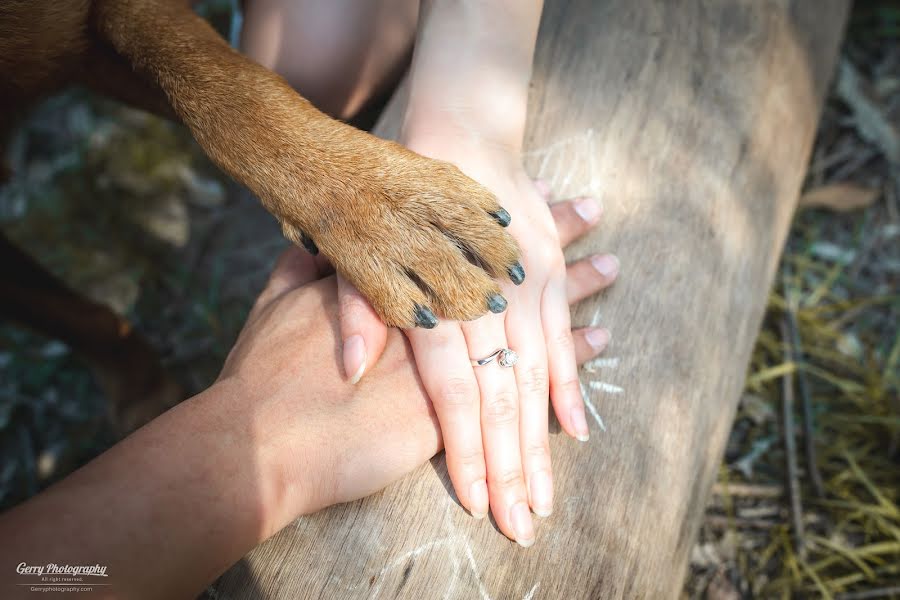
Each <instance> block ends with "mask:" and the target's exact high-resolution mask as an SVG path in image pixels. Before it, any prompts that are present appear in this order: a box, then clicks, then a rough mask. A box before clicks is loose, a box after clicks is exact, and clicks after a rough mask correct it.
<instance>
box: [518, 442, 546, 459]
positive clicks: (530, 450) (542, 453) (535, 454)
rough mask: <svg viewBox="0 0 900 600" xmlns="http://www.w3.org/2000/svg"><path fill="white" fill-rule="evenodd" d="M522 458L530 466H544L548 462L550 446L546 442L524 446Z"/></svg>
mask: <svg viewBox="0 0 900 600" xmlns="http://www.w3.org/2000/svg"><path fill="white" fill-rule="evenodd" d="M523 456H525V458H527V459H528V462H530V463H532V464H541V465H543V464H545V463H549V462H550V446H548V445H547V442H546V441H544V442H539V443H531V444H527V445H526V446H525V449H524V450H523Z"/></svg>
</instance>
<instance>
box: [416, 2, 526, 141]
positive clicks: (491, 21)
mask: <svg viewBox="0 0 900 600" xmlns="http://www.w3.org/2000/svg"><path fill="white" fill-rule="evenodd" d="M542 8H543V2H542V0H501V1H490V2H488V1H483V0H468V1H467V0H457V1H450V0H432V1H430V2H426V3H425V5H424V6H423V9H422V12H421V15H420V17H419V19H420V25H419V34H418V37H417V39H416V49H415V55H414V57H413V66H412V71H411V82H410V100H409V106H408V108H407V114H406V118H405V121H404V134H407V133H409V132H411V131H414V132H415V134H416V135H417V136H434V137H441V136H446V135H452V136H455V137H461V138H463V139H464V140H466V141H471V142H476V143H481V144H487V145H493V146H501V147H503V148H504V149H512V150H515V151H518V150H519V147H520V145H521V140H522V136H523V133H524V128H525V115H526V107H527V102H528V83H529V81H530V79H531V67H532V61H533V58H534V47H535V41H536V39H537V31H538V25H539V24H540V17H541V10H542Z"/></svg>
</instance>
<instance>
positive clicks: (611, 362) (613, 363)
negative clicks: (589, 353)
mask: <svg viewBox="0 0 900 600" xmlns="http://www.w3.org/2000/svg"><path fill="white" fill-rule="evenodd" d="M618 366H619V359H618V358H612V357H611V358H595V359H594V360H591V361H588V362H586V363H584V365H582V367H581V368H582V369H584V370H585V371H587V372H588V373H596V372H597V371H598V370H600V369H615V368H617V367H618Z"/></svg>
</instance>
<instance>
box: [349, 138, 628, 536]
mask: <svg viewBox="0 0 900 600" xmlns="http://www.w3.org/2000/svg"><path fill="white" fill-rule="evenodd" d="M405 142H406V143H407V144H408V145H409V146H410V147H411V148H412V149H413V150H416V151H418V152H421V153H423V154H426V155H431V156H433V157H435V158H443V159H445V160H452V161H453V162H455V163H456V164H457V165H458V166H459V167H460V168H461V169H462V170H463V172H465V173H466V174H467V175H469V176H470V177H473V178H474V179H476V180H477V181H479V182H480V183H482V184H483V185H485V186H486V187H488V188H489V189H491V190H492V191H493V192H494V193H495V194H496V195H497V197H498V199H499V200H500V204H501V205H502V206H504V207H505V208H506V209H507V210H508V212H509V213H510V215H512V222H511V224H510V226H509V227H510V231H511V233H512V234H513V236H514V237H515V238H516V239H517V240H518V241H519V244H520V246H521V249H522V253H523V257H524V258H523V263H524V269H525V273H526V274H527V276H526V278H525V280H524V282H523V283H522V284H521V285H520V286H513V285H511V284H508V285H506V286H505V287H504V295H505V296H506V298H507V300H508V306H509V308H508V310H507V311H506V312H505V313H503V314H499V315H487V316H485V317H482V318H480V319H478V320H477V321H473V322H468V323H455V322H447V321H443V322H441V323H440V324H439V325H438V326H437V327H436V328H435V329H433V330H422V329H414V330H409V331H407V332H406V333H407V337H408V338H409V340H410V343H411V345H412V348H413V352H414V354H415V357H416V364H417V366H418V369H419V374H420V377H421V378H422V381H423V383H424V386H425V389H426V390H427V392H428V395H429V396H430V397H431V400H432V402H433V403H434V408H435V411H436V413H437V417H438V419H439V421H440V424H441V430H442V435H443V439H444V445H445V447H446V450H447V464H448V470H449V472H450V477H451V479H452V481H453V485H454V488H455V490H456V493H457V495H458V496H459V499H460V501H461V502H462V504H463V505H464V506H466V507H467V508H468V509H469V510H470V511H471V513H472V514H473V516H475V517H479V518H480V517H483V516H485V515H486V514H487V512H488V507H489V506H490V508H491V510H492V512H493V514H494V517H495V519H496V521H497V523H498V525H499V526H500V528H501V530H503V532H504V533H505V534H506V535H508V536H510V537H511V538H513V539H515V540H517V541H518V542H519V543H521V544H523V545H530V544H531V543H532V542H533V541H534V529H533V524H532V520H531V515H530V512H529V506H530V507H531V509H532V510H533V511H534V512H535V513H536V514H538V515H540V516H547V515H549V514H550V512H551V511H552V505H553V483H552V469H551V464H550V453H549V444H548V410H547V398H548V395H549V397H550V399H551V401H552V403H553V406H554V410H555V413H556V415H557V418H558V420H559V422H560V424H561V425H562V427H563V429H565V430H566V432H568V433H569V434H570V435H571V436H572V437H575V438H577V439H580V440H586V439H587V438H588V427H587V421H586V419H585V413H584V404H583V400H582V397H581V391H580V387H579V384H578V373H577V367H576V356H578V357H579V358H580V360H581V361H582V362H583V361H584V360H586V359H588V358H591V357H593V356H596V355H597V354H598V353H599V352H600V351H601V350H602V349H603V348H604V347H605V346H606V344H607V342H608V340H609V332H608V331H606V330H605V329H582V330H578V331H576V332H575V335H574V336H573V334H572V331H571V328H570V321H569V308H568V304H570V303H573V302H577V301H579V300H581V299H583V298H585V297H587V296H589V295H591V294H594V293H596V292H597V291H599V290H601V289H603V288H605V287H606V286H608V285H610V284H611V283H612V282H613V281H614V280H615V278H616V276H617V274H618V260H617V259H616V258H615V257H614V256H612V255H599V256H594V257H591V258H589V259H585V260H582V261H579V262H578V263H575V264H573V265H571V266H570V267H568V269H567V268H566V265H565V259H564V257H563V254H562V246H565V245H566V244H568V243H570V242H571V241H572V240H574V239H575V238H577V237H579V236H581V235H582V234H584V233H585V232H587V231H588V230H589V229H590V228H591V227H593V226H594V225H596V224H597V222H598V221H599V218H600V207H599V205H598V204H597V202H596V201H595V200H592V199H589V198H579V199H575V200H572V201H567V202H560V203H557V204H554V205H553V206H549V205H548V204H547V201H548V200H549V191H548V190H547V189H546V187H545V186H544V185H542V184H534V183H533V182H532V181H531V180H530V179H528V177H527V176H526V175H525V173H524V171H523V170H522V169H521V167H519V166H518V164H517V162H516V161H513V160H509V159H508V158H507V157H506V155H495V156H493V157H491V156H487V155H485V154H484V153H483V152H481V151H479V150H477V149H469V150H467V151H462V149H461V148H459V147H456V148H450V147H448V148H437V147H435V146H434V145H429V146H428V147H424V146H423V145H420V144H418V143H417V140H415V139H407V140H405ZM341 287H342V293H341V299H340V304H341V307H342V310H341V318H342V331H343V338H344V340H345V349H344V351H345V357H344V360H345V361H346V362H345V369H346V374H347V376H348V377H350V378H351V380H354V381H356V380H358V379H359V376H360V375H361V369H363V370H364V369H365V368H366V364H368V365H371V364H373V363H374V362H375V361H376V360H377V356H378V353H379V350H380V339H381V338H380V336H382V335H384V329H383V326H382V325H381V324H380V322H378V320H377V317H376V316H375V314H374V313H373V312H372V311H371V309H369V308H368V307H367V306H366V304H365V301H364V300H363V299H362V297H361V296H359V294H358V293H357V292H355V291H354V290H353V289H352V288H350V286H349V285H347V284H341ZM347 340H349V341H347ZM363 345H364V347H365V350H364V352H363V353H361V354H362V355H363V356H364V357H365V358H364V359H363V360H362V361H358V362H355V363H354V360H355V357H354V355H353V352H354V351H355V350H356V349H357V348H359V347H361V346H363ZM498 348H511V349H513V350H514V351H515V352H516V353H517V354H518V355H519V360H518V364H516V365H515V367H514V368H513V369H504V368H502V367H500V366H499V365H498V364H497V362H496V361H495V362H493V363H491V364H488V365H485V366H481V367H473V366H472V365H471V364H470V359H474V358H482V357H485V356H487V355H489V354H491V353H492V352H494V351H495V350H497V349H498ZM360 365H362V366H360Z"/></svg>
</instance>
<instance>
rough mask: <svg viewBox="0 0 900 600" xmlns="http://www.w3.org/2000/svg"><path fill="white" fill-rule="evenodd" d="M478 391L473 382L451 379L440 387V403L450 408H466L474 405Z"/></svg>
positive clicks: (459, 378)
mask: <svg viewBox="0 0 900 600" xmlns="http://www.w3.org/2000/svg"><path fill="white" fill-rule="evenodd" d="M477 398H478V389H477V387H476V385H475V382H473V381H469V380H468V379H464V378H462V377H451V378H450V379H448V380H447V381H445V382H444V384H443V385H442V386H441V391H440V399H441V403H442V404H444V405H445V406H447V407H450V408H468V407H470V406H472V405H473V404H475V402H476V400H477Z"/></svg>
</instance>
